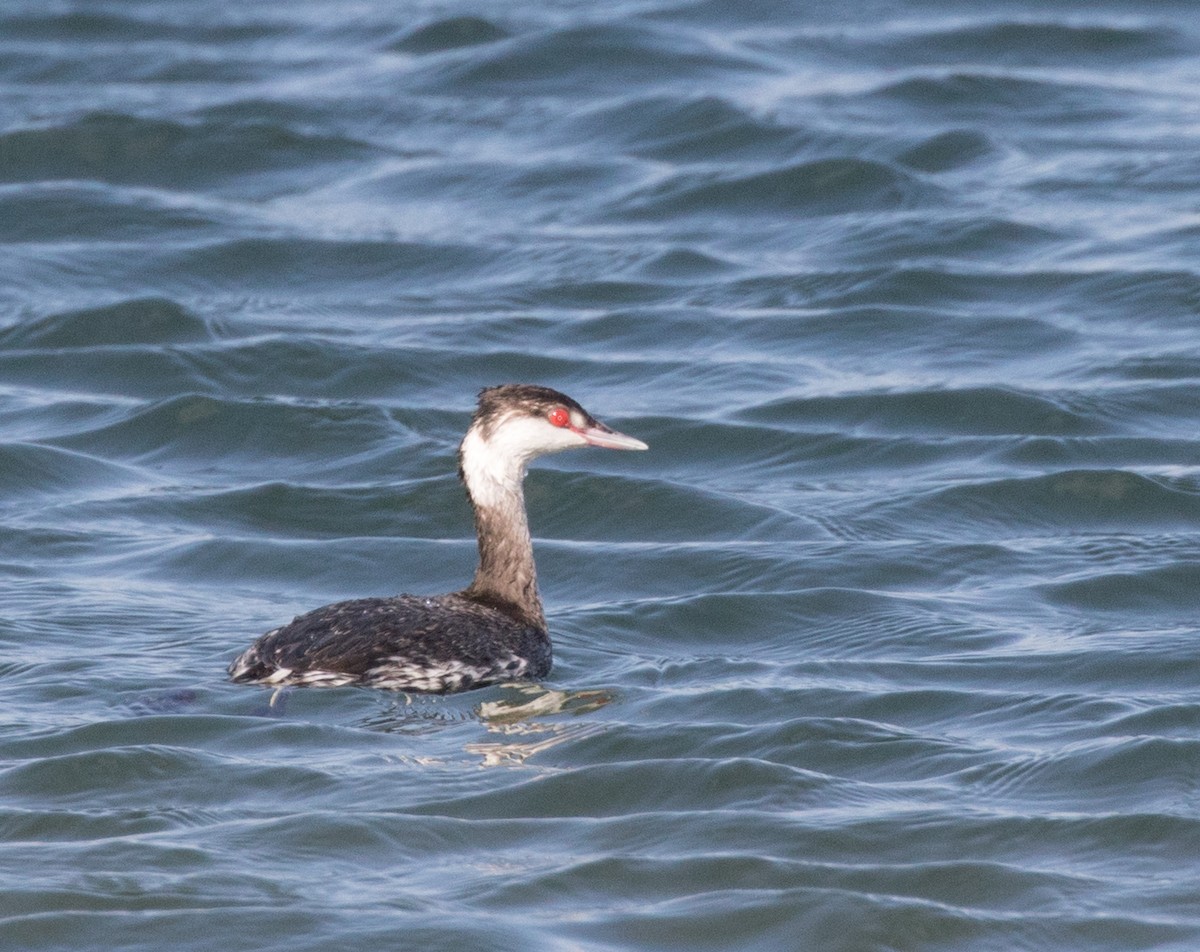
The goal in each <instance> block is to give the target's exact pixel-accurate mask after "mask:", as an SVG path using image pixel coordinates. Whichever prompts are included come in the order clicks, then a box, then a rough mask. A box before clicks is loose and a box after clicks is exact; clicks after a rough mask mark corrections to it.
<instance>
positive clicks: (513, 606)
mask: <svg viewBox="0 0 1200 952" xmlns="http://www.w3.org/2000/svg"><path fill="white" fill-rule="evenodd" d="M472 503H473V504H474V500H472ZM475 533H476V535H477V536H478V538H479V568H477V569H476V570H475V580H474V581H473V582H472V583H471V585H470V587H469V588H467V590H466V591H465V592H464V593H463V594H464V595H466V596H467V597H469V598H474V599H478V600H479V601H484V602H488V603H493V604H497V606H498V607H500V608H503V609H505V610H507V611H510V612H511V611H513V610H515V611H516V613H518V614H519V615H520V616H521V617H522V620H523V621H526V622H528V623H529V624H532V625H534V626H536V627H538V628H541V629H543V630H544V629H545V627H546V616H545V614H544V613H543V612H542V600H541V599H540V598H539V597H538V589H537V569H536V567H535V566H534V564H533V540H532V539H530V537H529V521H528V519H527V518H526V515H525V497H524V494H523V493H522V492H521V488H520V483H519V482H518V483H517V485H516V489H515V491H512V492H508V493H504V494H503V498H502V499H500V500H498V501H497V502H496V504H493V505H490V506H486V507H485V506H480V505H478V504H475Z"/></svg>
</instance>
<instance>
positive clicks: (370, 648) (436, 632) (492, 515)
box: [229, 384, 646, 692]
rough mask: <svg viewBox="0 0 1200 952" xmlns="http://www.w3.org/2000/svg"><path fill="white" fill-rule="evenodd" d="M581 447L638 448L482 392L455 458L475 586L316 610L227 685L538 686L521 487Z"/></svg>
mask: <svg viewBox="0 0 1200 952" xmlns="http://www.w3.org/2000/svg"><path fill="white" fill-rule="evenodd" d="M589 445H590V446H601V447H606V448H609V449H646V445H645V444H644V443H642V442H641V441H639V440H635V439H633V438H632V437H628V436H625V435H623V434H621V433H617V432H615V431H613V430H611V429H609V428H608V427H606V426H604V424H602V423H599V422H598V421H596V420H595V419H594V418H593V417H592V416H591V415H590V414H588V413H587V411H586V410H584V409H583V407H581V406H580V405H579V404H578V403H576V402H575V401H574V400H572V399H571V398H570V397H568V396H566V395H565V394H561V393H559V392H557V391H555V390H551V389H549V388H547V387H535V386H530V385H525V384H508V385H505V386H502V387H490V388H488V389H486V390H483V391H482V392H481V393H480V395H479V407H478V409H477V410H476V412H475V416H474V417H473V418H472V421H471V426H470V428H469V429H468V431H467V435H466V436H465V437H464V439H463V442H462V446H461V447H460V450H459V476H460V477H461V478H462V480H463V482H464V484H465V485H466V488H467V495H468V497H469V498H470V500H471V505H472V507H473V509H474V511H475V529H476V535H477V536H478V542H479V567H478V569H477V570H476V572H475V578H474V580H473V581H472V582H471V584H470V585H469V586H468V587H467V588H466V589H464V590H463V591H461V592H453V593H451V594H449V595H436V596H429V597H423V596H417V595H398V596H395V597H391V598H359V599H353V600H351V601H346V602H337V603H335V604H332V605H326V606H324V607H323V608H318V609H316V610H315V611H311V612H309V613H307V614H305V615H301V616H299V617H298V618H296V619H295V620H293V621H292V622H291V623H290V624H287V625H284V626H282V627H280V628H276V629H274V630H273V631H269V632H267V634H265V635H263V636H262V637H261V638H259V639H258V641H256V642H255V643H254V644H253V645H251V646H250V647H249V648H248V649H246V651H244V652H243V653H242V654H241V655H240V656H239V657H238V658H237V659H236V660H235V661H234V662H233V664H231V665H230V667H229V675H230V678H231V679H232V680H234V681H238V682H249V683H258V684H267V685H288V684H294V685H316V686H330V687H333V686H339V685H350V684H356V685H364V686H369V687H379V688H391V689H395V690H402V691H421V692H450V691H465V690H468V689H470V688H474V687H482V686H484V685H487V684H494V683H497V682H501V681H514V680H530V679H539V678H544V677H545V676H546V675H547V674H549V672H550V666H551V659H552V655H551V646H550V637H549V634H548V633H547V630H546V619H545V615H544V614H543V612H542V603H541V599H540V597H539V595H538V589H537V570H536V568H535V565H534V561H533V543H532V541H531V539H530V535H529V524H528V521H527V518H526V514H525V498H524V493H523V490H522V481H523V479H524V476H525V469H526V466H527V465H528V463H529V461H530V460H532V459H534V458H536V457H538V456H541V455H544V454H546V453H553V452H557V451H559V450H564V449H570V448H572V447H577V446H589Z"/></svg>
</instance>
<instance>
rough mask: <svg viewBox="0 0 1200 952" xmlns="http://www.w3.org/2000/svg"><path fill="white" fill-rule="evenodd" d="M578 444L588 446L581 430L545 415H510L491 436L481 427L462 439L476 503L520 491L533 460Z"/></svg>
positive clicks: (467, 475)
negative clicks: (522, 481) (552, 420)
mask: <svg viewBox="0 0 1200 952" xmlns="http://www.w3.org/2000/svg"><path fill="white" fill-rule="evenodd" d="M577 446H587V440H585V439H584V438H583V437H582V436H580V435H579V434H578V433H574V432H572V431H571V430H570V429H568V428H566V427H557V426H555V425H554V424H553V423H551V422H550V421H549V420H545V419H543V418H541V417H529V416H520V417H510V418H509V419H506V420H503V421H501V422H500V423H498V424H496V425H495V426H494V427H492V432H491V437H490V439H487V440H485V439H484V438H483V436H482V434H481V433H480V432H479V431H478V430H474V429H473V430H471V431H469V432H468V433H467V435H466V437H465V438H464V439H463V442H462V467H463V476H464V477H465V479H466V482H467V485H468V486H469V487H470V489H471V494H472V496H473V497H474V498H475V501H476V503H478V504H479V505H481V506H491V505H497V504H500V503H502V502H503V501H504V499H505V497H508V498H510V499H511V496H512V493H514V492H519V491H520V487H521V480H522V479H523V478H524V476H525V467H526V465H527V464H528V463H529V461H530V460H531V459H534V458H535V457H538V456H543V455H545V454H546V453H557V452H560V451H561V450H568V449H572V448H574V447H577Z"/></svg>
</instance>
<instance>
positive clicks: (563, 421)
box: [546, 407, 571, 426]
mask: <svg viewBox="0 0 1200 952" xmlns="http://www.w3.org/2000/svg"><path fill="white" fill-rule="evenodd" d="M546 419H547V420H549V421H550V422H551V423H553V424H554V425H555V426H566V425H567V424H568V423H570V422H571V414H569V413H567V411H566V409H565V408H563V407H555V408H554V409H553V410H551V411H550V412H549V413H548V414H546Z"/></svg>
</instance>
